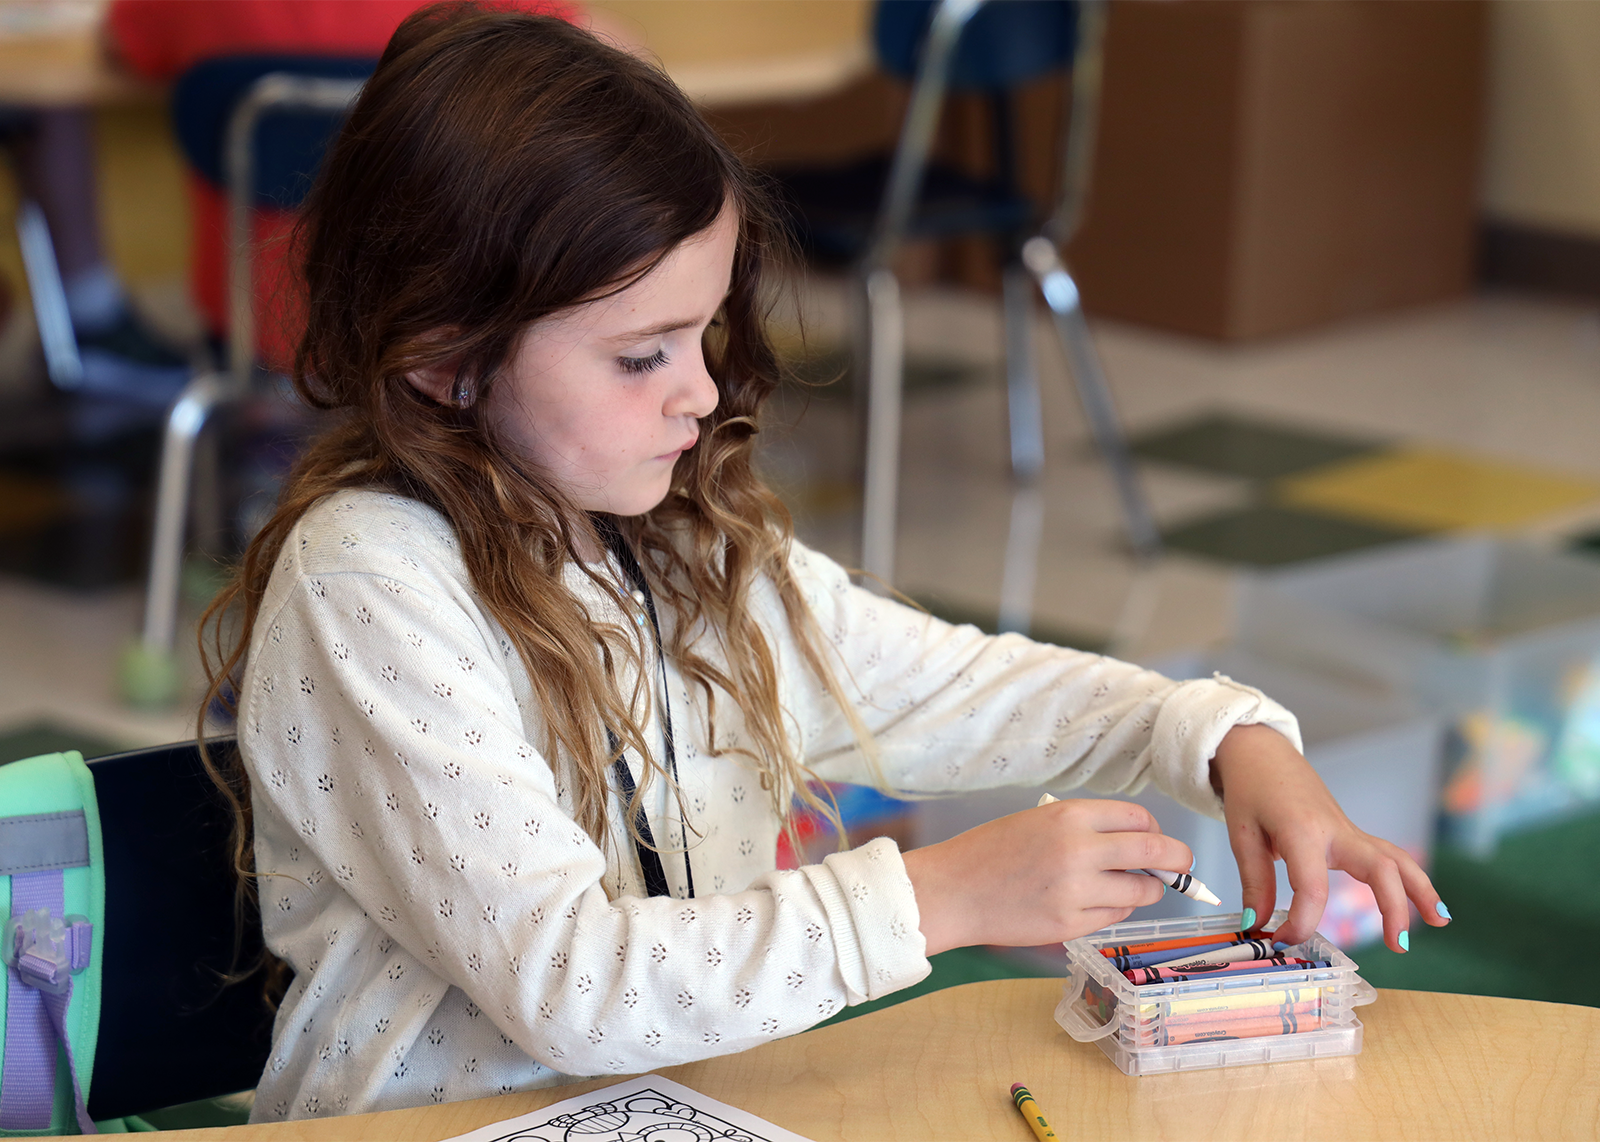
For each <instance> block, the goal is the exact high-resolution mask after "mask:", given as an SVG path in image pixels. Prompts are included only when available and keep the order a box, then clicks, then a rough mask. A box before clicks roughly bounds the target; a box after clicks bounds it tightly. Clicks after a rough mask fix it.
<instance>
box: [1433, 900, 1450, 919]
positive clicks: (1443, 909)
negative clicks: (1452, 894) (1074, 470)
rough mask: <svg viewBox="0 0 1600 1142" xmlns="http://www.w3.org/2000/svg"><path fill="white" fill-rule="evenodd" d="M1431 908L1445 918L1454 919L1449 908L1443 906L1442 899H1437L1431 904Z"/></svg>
mask: <svg viewBox="0 0 1600 1142" xmlns="http://www.w3.org/2000/svg"><path fill="white" fill-rule="evenodd" d="M1433 910H1434V911H1435V912H1437V913H1438V914H1439V915H1441V916H1443V917H1444V918H1445V919H1446V920H1454V919H1455V917H1454V916H1452V915H1450V909H1448V908H1446V907H1445V906H1444V901H1443V900H1441V901H1439V903H1437V904H1435V905H1434V906H1433Z"/></svg>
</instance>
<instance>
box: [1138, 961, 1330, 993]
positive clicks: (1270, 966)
mask: <svg viewBox="0 0 1600 1142" xmlns="http://www.w3.org/2000/svg"><path fill="white" fill-rule="evenodd" d="M1332 966H1333V961H1332V960H1301V959H1290V958H1288V957H1287V956H1284V955H1283V954H1282V953H1279V954H1278V955H1276V956H1273V957H1272V958H1271V959H1268V960H1242V961H1240V962H1239V963H1234V964H1220V965H1218V966H1217V967H1216V968H1214V969H1212V970H1211V971H1202V972H1196V971H1187V972H1169V971H1167V970H1166V969H1165V968H1134V969H1133V970H1132V971H1125V972H1123V973H1122V974H1123V975H1125V976H1127V977H1128V978H1129V979H1130V980H1132V981H1133V982H1134V983H1136V984H1138V985H1139V986H1141V987H1142V986H1144V985H1145V984H1151V983H1186V982H1188V981H1190V980H1199V979H1215V978H1216V977H1217V976H1219V975H1233V974H1235V973H1247V974H1250V975H1261V974H1265V973H1268V972H1282V971H1313V970H1316V969H1317V968H1328V967H1332Z"/></svg>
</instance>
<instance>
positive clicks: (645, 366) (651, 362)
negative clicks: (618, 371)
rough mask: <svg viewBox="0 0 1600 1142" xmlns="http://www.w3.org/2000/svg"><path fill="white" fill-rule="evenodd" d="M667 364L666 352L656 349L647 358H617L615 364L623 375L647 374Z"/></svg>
mask: <svg viewBox="0 0 1600 1142" xmlns="http://www.w3.org/2000/svg"><path fill="white" fill-rule="evenodd" d="M666 363H667V351H666V350H665V349H657V350H656V351H655V352H654V353H652V354H650V355H649V356H648V357H618V358H617V364H618V365H620V366H621V367H622V371H623V372H624V373H648V372H651V371H653V370H655V369H659V368H661V366H662V365H665V364H666Z"/></svg>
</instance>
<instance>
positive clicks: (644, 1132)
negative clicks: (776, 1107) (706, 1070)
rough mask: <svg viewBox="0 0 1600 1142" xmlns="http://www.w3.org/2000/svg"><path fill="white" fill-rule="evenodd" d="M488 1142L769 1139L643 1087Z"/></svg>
mask: <svg viewBox="0 0 1600 1142" xmlns="http://www.w3.org/2000/svg"><path fill="white" fill-rule="evenodd" d="M494 1142H770V1139H768V1138H766V1137H765V1136H763V1135H760V1134H752V1133H750V1131H748V1130H745V1129H742V1128H741V1127H738V1126H734V1125H732V1124H730V1123H728V1122H726V1121H725V1120H723V1119H721V1118H718V1117H716V1116H715V1115H712V1114H707V1113H705V1112H704V1111H702V1110H696V1109H695V1108H694V1107H692V1106H689V1105H687V1104H685V1103H682V1102H679V1101H678V1100H677V1099H674V1098H672V1097H670V1096H668V1095H664V1094H662V1093H661V1092H660V1091H656V1090H651V1089H650V1088H648V1087H646V1088H645V1089H644V1090H641V1091H636V1092H634V1093H633V1094H629V1095H624V1096H622V1097H621V1098H617V1099H612V1100H610V1101H607V1102H596V1103H594V1104H593V1105H590V1106H585V1107H580V1108H579V1109H578V1110H574V1111H569V1112H568V1113H566V1114H559V1115H557V1116H556V1117H554V1118H552V1119H549V1120H548V1121H546V1122H541V1123H539V1124H538V1125H535V1126H525V1127H522V1128H521V1129H518V1130H513V1131H512V1132H511V1133H509V1134H502V1135H499V1136H497V1137H496V1138H495V1139H494Z"/></svg>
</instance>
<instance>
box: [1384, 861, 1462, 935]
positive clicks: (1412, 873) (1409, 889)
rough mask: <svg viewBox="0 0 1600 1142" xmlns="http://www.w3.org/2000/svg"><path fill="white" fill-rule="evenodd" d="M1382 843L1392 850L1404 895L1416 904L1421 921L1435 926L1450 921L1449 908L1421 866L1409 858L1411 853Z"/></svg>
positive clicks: (1438, 926)
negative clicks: (1403, 887)
mask: <svg viewBox="0 0 1600 1142" xmlns="http://www.w3.org/2000/svg"><path fill="white" fill-rule="evenodd" d="M1384 844H1386V845H1388V847H1389V848H1390V849H1393V850H1394V860H1395V864H1397V865H1399V866H1400V882H1401V883H1402V884H1404V885H1405V890H1406V895H1407V896H1409V897H1411V900H1412V902H1413V903H1414V904H1416V906H1417V911H1418V912H1420V913H1422V922H1423V923H1424V924H1431V925H1433V926H1434V927H1435V928H1442V927H1444V926H1445V925H1446V924H1448V923H1450V910H1449V909H1448V908H1445V906H1444V903H1443V902H1442V901H1441V900H1440V899H1439V892H1438V890H1437V889H1435V888H1434V887H1433V881H1432V880H1430V879H1428V874H1427V873H1426V872H1423V871H1422V866H1421V865H1419V864H1417V862H1416V861H1415V860H1413V859H1411V854H1410V853H1408V852H1406V850H1405V849H1402V848H1400V847H1399V846H1397V845H1392V844H1389V842H1387V841H1385V842H1384Z"/></svg>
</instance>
